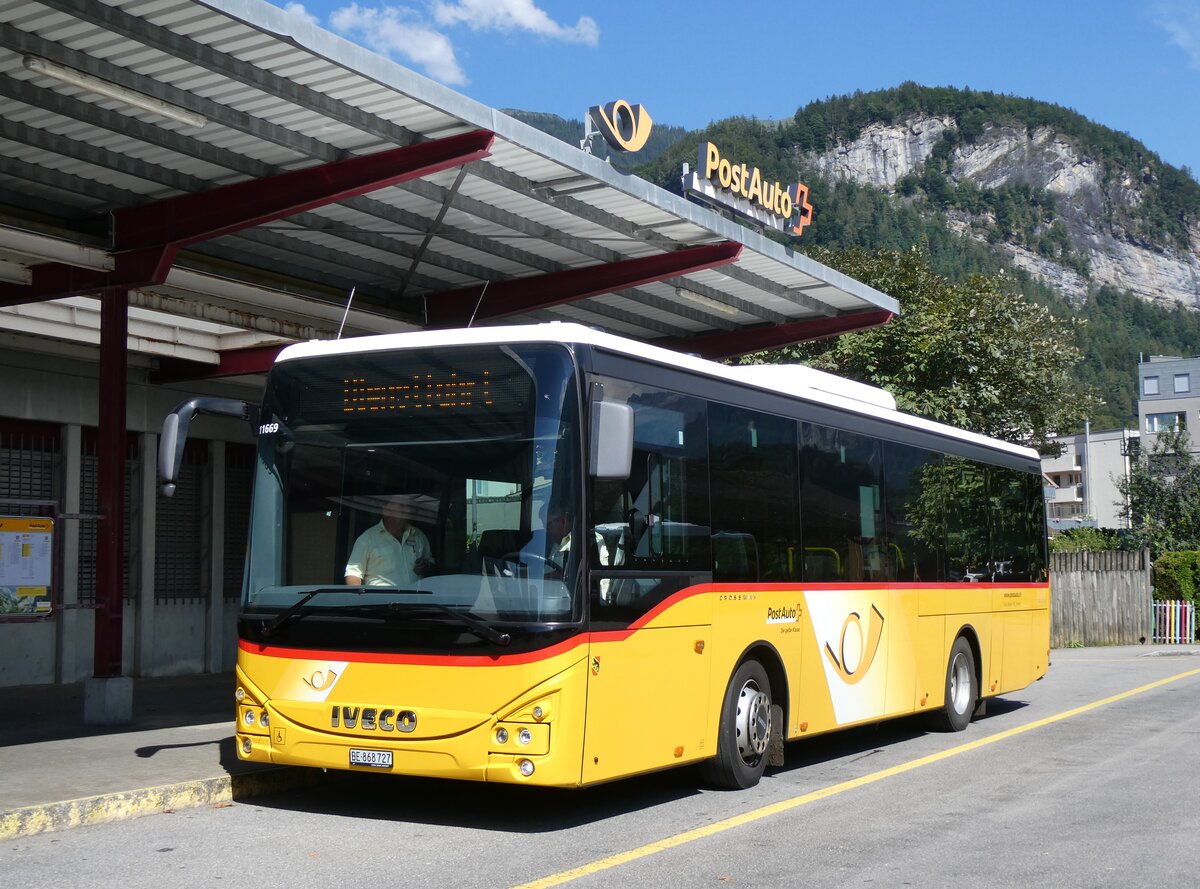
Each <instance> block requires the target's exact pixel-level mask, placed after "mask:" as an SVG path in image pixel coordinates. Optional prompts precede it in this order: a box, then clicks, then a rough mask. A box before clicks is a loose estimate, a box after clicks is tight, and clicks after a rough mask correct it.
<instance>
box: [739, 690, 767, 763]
mask: <svg viewBox="0 0 1200 889" xmlns="http://www.w3.org/2000/svg"><path fill="white" fill-rule="evenodd" d="M736 726H737V746H738V753H740V754H741V757H742V760H743V761H745V762H747V763H751V762H754V761H755V760H756V759H758V758H759V757H760V756H762V755H763V753H765V752H766V750H767V743H768V741H770V739H771V698H770V696H768V695H767V694H765V693H764V692H763V691H762V689H760V688H759V687H758V683H757V682H754V681H750V682H747V683H746V684H745V685H743V686H742V690H741V692H740V693H739V694H738V705H737V722H736Z"/></svg>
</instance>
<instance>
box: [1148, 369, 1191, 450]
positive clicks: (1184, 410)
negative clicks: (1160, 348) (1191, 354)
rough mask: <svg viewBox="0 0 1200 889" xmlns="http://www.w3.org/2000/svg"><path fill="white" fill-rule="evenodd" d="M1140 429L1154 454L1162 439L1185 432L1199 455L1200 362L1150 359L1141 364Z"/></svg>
mask: <svg viewBox="0 0 1200 889" xmlns="http://www.w3.org/2000/svg"><path fill="white" fill-rule="evenodd" d="M1138 426H1139V428H1140V429H1141V431H1142V436H1143V439H1142V441H1143V446H1144V447H1145V449H1146V450H1147V451H1149V450H1152V449H1153V447H1154V442H1155V440H1156V439H1157V437H1158V436H1159V435H1161V434H1162V433H1163V432H1166V431H1167V430H1169V429H1184V430H1185V431H1186V432H1187V433H1188V435H1189V436H1190V437H1191V440H1192V452H1193V453H1200V434H1198V433H1200V358H1175V357H1171V356H1168V355H1151V356H1150V357H1149V358H1147V359H1143V360H1139V362H1138Z"/></svg>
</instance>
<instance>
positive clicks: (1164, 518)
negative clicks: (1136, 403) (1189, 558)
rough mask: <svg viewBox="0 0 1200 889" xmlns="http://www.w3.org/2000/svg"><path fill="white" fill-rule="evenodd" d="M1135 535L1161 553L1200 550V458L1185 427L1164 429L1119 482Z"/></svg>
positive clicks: (1126, 516) (1154, 553)
mask: <svg viewBox="0 0 1200 889" xmlns="http://www.w3.org/2000/svg"><path fill="white" fill-rule="evenodd" d="M1117 489H1118V490H1119V491H1120V492H1121V494H1122V495H1123V498H1124V501H1125V504H1126V505H1125V507H1124V510H1123V512H1122V515H1123V516H1124V517H1125V518H1127V519H1129V524H1130V528H1132V530H1133V535H1134V536H1135V537H1136V538H1137V539H1138V540H1139V542H1140V543H1141V544H1142V545H1144V546H1148V547H1150V551H1151V555H1152V556H1153V557H1155V558H1157V557H1158V555H1159V554H1160V553H1164V552H1176V551H1179V550H1194V549H1200V462H1197V460H1196V458H1195V456H1194V455H1193V454H1192V452H1191V448H1190V441H1189V439H1188V435H1187V433H1186V432H1184V431H1183V430H1182V429H1176V430H1172V431H1167V432H1162V433H1159V435H1158V437H1157V439H1156V440H1155V442H1154V445H1153V447H1151V448H1150V450H1149V451H1148V452H1144V453H1143V454H1142V457H1141V459H1139V460H1138V461H1137V462H1135V463H1134V464H1133V466H1131V467H1130V469H1129V476H1128V478H1125V479H1121V480H1119V481H1118V482H1117Z"/></svg>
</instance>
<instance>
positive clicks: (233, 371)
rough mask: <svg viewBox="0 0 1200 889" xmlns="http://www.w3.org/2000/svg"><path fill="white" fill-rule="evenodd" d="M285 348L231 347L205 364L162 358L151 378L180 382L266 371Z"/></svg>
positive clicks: (153, 380) (157, 383)
mask: <svg viewBox="0 0 1200 889" xmlns="http://www.w3.org/2000/svg"><path fill="white" fill-rule="evenodd" d="M284 348H286V344H285V345H281V346H252V347H250V348H248V349H230V350H229V351H228V352H222V353H221V360H220V361H219V362H218V363H217V364H204V363H203V362H200V361H188V360H186V359H183V358H163V359H161V360H160V361H159V364H158V370H157V371H156V372H155V373H152V374H151V375H150V382H151V383H154V384H155V385H161V384H163V383H181V382H184V381H187V380H211V379H216V378H218V377H236V376H240V375H242V374H265V373H266V372H267V371H269V370H270V369H271V367H272V365H274V364H275V356H277V355H278V354H279V353H280V352H282V351H283V350H284Z"/></svg>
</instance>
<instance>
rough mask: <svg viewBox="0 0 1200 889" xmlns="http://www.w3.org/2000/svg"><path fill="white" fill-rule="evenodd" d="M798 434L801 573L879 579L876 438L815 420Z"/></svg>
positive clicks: (881, 544) (882, 570)
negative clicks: (801, 537)
mask: <svg viewBox="0 0 1200 889" xmlns="http://www.w3.org/2000/svg"><path fill="white" fill-rule="evenodd" d="M800 436H801V450H800V474H801V481H800V517H801V533H802V535H803V539H804V553H805V560H804V562H805V571H804V579H805V580H815V581H845V580H850V581H855V580H883V579H885V577H886V551H885V541H884V539H883V530H882V526H883V521H882V519H883V473H882V460H881V456H880V452H881V446H880V442H879V440H878V439H875V438H871V437H869V436H866V435H859V434H856V433H853V432H846V431H844V430H841V429H830V428H829V427H826V426H818V425H817V424H815V423H801V433H800ZM810 554H811V556H812V558H810ZM833 570H836V572H837V573H836V574H834V573H832V571H833Z"/></svg>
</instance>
